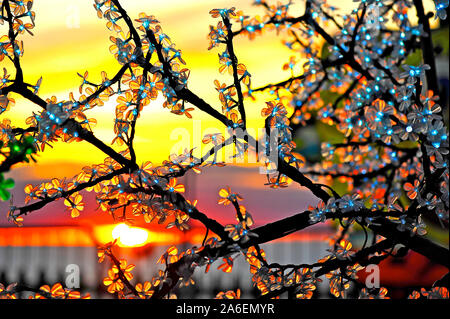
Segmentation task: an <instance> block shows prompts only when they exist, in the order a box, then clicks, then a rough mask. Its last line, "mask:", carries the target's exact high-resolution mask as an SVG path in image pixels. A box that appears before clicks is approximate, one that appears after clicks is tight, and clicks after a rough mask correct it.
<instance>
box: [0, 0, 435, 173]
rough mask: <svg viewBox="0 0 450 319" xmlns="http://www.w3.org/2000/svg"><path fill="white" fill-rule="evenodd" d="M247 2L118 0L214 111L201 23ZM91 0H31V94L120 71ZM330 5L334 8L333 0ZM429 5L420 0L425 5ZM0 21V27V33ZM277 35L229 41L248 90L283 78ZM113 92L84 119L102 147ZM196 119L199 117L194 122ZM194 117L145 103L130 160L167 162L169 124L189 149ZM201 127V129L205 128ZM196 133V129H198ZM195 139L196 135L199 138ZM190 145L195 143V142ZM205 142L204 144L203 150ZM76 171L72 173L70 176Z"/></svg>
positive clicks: (44, 162) (61, 148)
mask: <svg viewBox="0 0 450 319" xmlns="http://www.w3.org/2000/svg"><path fill="white" fill-rule="evenodd" d="M252 2H253V1H252V0H248V1H244V0H227V1H225V0H196V1H185V0H165V1H154V0H142V1H131V0H122V1H121V3H122V6H123V7H124V8H125V9H126V10H127V11H128V13H129V15H130V16H131V18H132V19H133V20H134V19H136V18H138V14H139V12H145V13H147V14H152V15H155V16H156V17H157V18H158V19H159V20H160V22H161V25H162V28H163V30H164V32H165V33H166V34H168V35H169V36H170V37H171V39H172V41H173V43H175V44H176V47H177V48H178V49H181V50H182V56H183V58H184V60H185V61H186V62H187V67H188V68H189V69H190V70H191V73H190V81H189V84H188V87H189V88H190V89H191V90H192V91H194V92H195V93H196V94H197V95H199V96H200V97H201V98H203V99H204V100H206V101H207V102H208V103H210V104H211V105H212V106H214V107H215V108H216V109H220V102H219V100H218V96H217V92H216V91H215V89H214V85H213V81H214V80H215V79H219V80H220V81H221V82H225V83H231V82H232V78H231V77H230V76H223V75H220V74H219V72H218V67H219V63H218V57H217V54H218V53H219V52H221V49H220V48H219V49H218V48H215V49H213V50H211V51H208V49H207V48H208V44H209V42H208V39H207V34H208V32H209V25H210V24H214V25H215V24H216V23H217V20H216V19H213V18H211V16H210V15H209V11H210V10H211V9H213V8H223V7H232V6H235V7H236V8H237V9H238V10H243V11H244V12H245V13H247V14H248V15H256V14H260V15H263V14H264V12H263V10H262V9H261V8H257V7H254V6H252V5H251V4H252ZM429 2H431V1H429ZM93 3H94V1H91V0H78V1H75V0H58V1H56V0H35V3H34V6H33V10H34V11H35V12H36V27H35V28H34V29H33V30H32V31H33V33H34V36H30V35H28V34H25V35H23V36H21V40H23V42H24V49H25V53H24V56H23V58H22V59H21V63H22V68H23V70H24V78H25V81H26V82H28V83H32V84H34V83H36V81H37V80H38V79H39V77H40V76H41V75H42V76H43V82H42V85H41V90H40V92H39V95H40V96H41V97H42V98H44V99H45V98H49V97H51V96H53V95H55V96H56V97H57V98H58V100H64V99H67V98H68V95H69V92H74V95H75V98H77V97H78V96H79V94H78V86H79V85H80V84H81V79H80V78H79V77H78V76H77V74H76V73H77V72H78V73H80V74H83V73H84V72H85V71H86V70H88V71H89V74H90V77H89V80H91V81H93V82H99V81H100V79H101V77H100V72H101V71H106V72H107V74H108V75H109V76H110V77H112V76H113V75H114V74H115V73H116V72H117V71H118V70H119V68H120V65H119V64H118V63H117V62H116V60H115V59H114V57H113V56H112V54H110V53H109V46H110V45H111V41H110V40H109V37H110V36H111V35H114V33H113V32H111V31H109V30H108V29H107V28H106V26H105V20H102V19H98V18H97V15H96V12H95V10H94V8H93ZM298 3H299V4H296V5H295V6H293V7H292V9H291V10H292V11H291V12H292V13H293V14H296V12H298V14H299V15H300V14H302V12H303V1H298ZM333 5H335V6H336V5H338V4H336V3H333ZM339 5H340V6H341V7H343V8H345V9H346V10H350V9H351V8H354V7H355V6H357V5H358V3H354V2H352V1H351V0H346V1H339ZM430 5H431V6H432V4H430V3H428V4H427V6H426V7H427V8H430ZM5 28H6V26H5V25H4V26H1V27H0V30H1V31H2V34H4V33H5ZM282 39H283V37H282V36H277V35H276V33H275V32H272V33H267V34H266V35H265V36H264V37H257V38H256V39H255V40H254V41H249V40H248V39H246V38H244V37H239V38H237V39H236V44H235V47H236V54H237V57H238V59H239V62H240V63H244V64H245V65H246V66H247V69H248V70H249V72H250V73H251V75H252V83H253V87H258V86H261V85H264V84H267V83H268V82H271V83H274V82H277V81H282V80H285V79H287V78H289V77H290V72H289V71H282V69H281V67H282V65H283V64H284V63H286V62H287V61H288V60H289V57H290V56H291V55H292V52H291V51H290V50H289V49H288V48H286V47H285V46H283V45H282V43H281V40H282ZM2 66H5V67H7V68H8V69H9V72H10V73H12V74H14V70H13V68H12V66H11V65H10V64H9V65H8V63H7V62H2ZM14 98H15V99H16V106H15V107H14V109H13V111H12V112H11V111H10V112H7V113H6V114H3V115H1V117H0V119H2V118H4V117H8V118H10V119H11V120H12V122H13V125H15V126H19V127H25V119H26V118H27V117H28V116H30V115H31V112H32V111H35V112H37V111H39V107H37V106H34V105H31V104H30V102H28V101H25V100H23V99H21V98H20V97H17V96H14ZM115 100H116V97H113V98H112V99H111V100H110V101H109V102H108V103H106V105H105V106H102V107H96V108H95V109H93V110H90V111H89V112H87V115H88V117H94V118H96V119H97V120H98V124H97V126H96V127H95V128H94V133H95V135H96V136H97V137H98V138H100V139H101V140H103V141H104V142H105V143H107V144H109V143H110V142H111V141H112V139H113V138H114V132H113V123H114V122H113V121H114V109H115ZM266 100H268V97H267V96H265V95H263V94H260V95H259V96H258V100H257V101H256V102H253V101H251V100H247V101H246V110H247V117H248V126H249V127H251V128H254V129H255V130H257V129H258V128H259V127H262V126H263V119H262V118H261V116H260V111H261V109H262V107H263V106H264V102H265V101H266ZM192 115H193V119H194V120H200V121H201V127H202V132H201V133H203V134H204V133H211V132H222V133H224V132H225V130H224V128H223V126H222V125H221V123H219V122H218V121H217V120H215V119H212V118H211V117H210V116H208V115H205V114H202V112H201V111H199V110H195V111H193V112H192ZM197 123H199V121H197ZM194 125H195V122H194V121H192V120H189V119H187V118H186V117H185V116H177V115H174V114H172V113H170V112H169V111H168V110H167V109H163V108H162V99H158V100H156V101H153V102H152V103H151V104H150V105H149V106H147V107H146V108H145V109H144V110H143V112H142V114H141V117H140V119H139V121H138V125H137V137H136V140H135V147H136V150H137V155H138V161H139V162H144V161H147V160H150V161H152V162H154V163H159V162H162V161H163V160H165V159H167V157H168V156H169V154H170V152H171V149H172V148H173V146H174V145H175V144H176V143H177V142H178V139H177V135H176V132H174V129H178V130H180V129H185V130H187V131H188V132H190V133H191V136H190V140H191V146H194V144H193V143H192V142H193V140H194V138H197V136H194V135H195V134H194V130H195V127H194ZM208 128H209V130H207V129H208ZM203 130H204V131H203ZM200 139H201V137H200ZM196 142H198V140H197V141H196ZM206 149H207V147H205V148H204V150H206ZM104 157H105V155H104V154H103V153H101V152H100V151H98V150H96V149H95V148H94V147H93V146H91V145H90V144H88V143H86V142H80V143H77V144H74V143H71V144H65V143H62V142H57V143H55V144H54V145H53V149H50V148H49V149H47V150H46V151H45V152H44V153H41V154H40V155H39V156H38V166H36V167H41V169H40V170H39V171H36V170H35V171H34V174H36V173H37V174H38V175H40V176H41V177H51V176H52V174H54V169H51V170H47V169H45V167H48V168H49V169H50V168H52V167H53V168H54V166H55V165H69V164H71V163H72V164H75V166H78V167H79V168H80V167H82V166H85V165H88V164H95V163H99V162H103V159H104ZM75 173H77V170H75V171H73V174H75Z"/></svg>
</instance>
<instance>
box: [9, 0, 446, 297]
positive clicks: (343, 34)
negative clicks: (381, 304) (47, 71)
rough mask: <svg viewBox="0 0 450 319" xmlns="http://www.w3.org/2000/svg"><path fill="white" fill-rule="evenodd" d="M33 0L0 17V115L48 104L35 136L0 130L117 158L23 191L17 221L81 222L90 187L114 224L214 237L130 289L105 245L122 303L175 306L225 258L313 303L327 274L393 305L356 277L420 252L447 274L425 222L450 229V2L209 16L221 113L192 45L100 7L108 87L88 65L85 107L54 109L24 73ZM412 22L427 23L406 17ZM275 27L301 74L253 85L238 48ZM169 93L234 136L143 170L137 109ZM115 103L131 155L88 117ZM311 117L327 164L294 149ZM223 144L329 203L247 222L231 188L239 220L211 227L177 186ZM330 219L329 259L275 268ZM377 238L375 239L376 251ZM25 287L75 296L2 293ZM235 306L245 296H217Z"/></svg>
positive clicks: (110, 5)
mask: <svg viewBox="0 0 450 319" xmlns="http://www.w3.org/2000/svg"><path fill="white" fill-rule="evenodd" d="M357 2H358V1H357ZM32 4H33V2H32V1H31V0H21V1H16V0H9V1H8V0H6V1H5V0H4V1H1V8H2V11H1V16H0V22H1V23H2V24H5V26H6V27H7V30H8V32H7V34H5V35H3V36H2V37H1V40H0V47H1V50H0V61H2V60H10V61H11V62H12V63H13V65H14V69H15V70H14V71H13V72H12V73H13V74H11V70H6V69H4V74H3V75H2V77H1V82H0V88H1V91H0V93H1V95H0V103H1V104H0V106H1V112H2V113H3V112H5V111H8V110H9V109H10V108H12V106H13V104H14V100H13V99H12V97H11V96H12V95H13V94H17V95H20V96H22V97H23V98H25V99H27V100H28V101H30V102H32V103H34V104H36V105H38V106H40V107H41V108H42V110H41V111H40V112H37V113H33V114H32V115H31V116H30V117H29V118H28V119H27V121H26V123H27V124H28V127H26V128H16V127H14V126H13V125H12V123H10V122H9V121H6V120H4V121H3V122H2V123H1V124H0V126H1V131H0V132H1V133H0V134H1V135H0V137H1V139H2V141H3V145H10V144H11V143H15V142H16V141H18V140H22V139H25V141H30V138H32V139H33V140H32V142H33V147H35V148H36V149H37V150H38V151H39V152H44V150H45V146H46V145H51V144H52V143H53V142H55V141H64V142H66V143H71V142H75V143H73V145H74V148H76V142H79V141H82V140H84V141H86V142H88V143H90V144H92V145H93V146H95V147H96V148H98V149H99V150H100V151H102V152H103V153H104V154H105V156H107V157H106V158H105V160H104V162H103V163H100V164H96V165H92V166H90V167H85V168H84V169H83V171H82V172H80V173H79V174H78V175H76V176H75V177H73V178H67V179H65V180H58V179H53V180H51V181H45V182H43V183H41V184H39V185H27V186H26V187H25V192H26V194H27V199H26V203H25V204H24V205H22V206H17V203H11V206H10V210H9V212H8V218H9V219H10V220H11V221H12V222H14V223H16V224H18V225H21V224H22V222H23V217H24V216H25V215H27V214H31V213H32V212H34V211H36V210H39V209H42V208H44V207H45V206H46V205H47V204H49V203H52V202H55V201H59V200H62V201H64V203H65V205H66V206H67V209H68V211H69V212H70V214H71V216H72V217H74V218H76V217H77V216H79V215H80V213H82V211H83V210H84V209H85V204H84V201H83V196H84V194H83V193H82V191H85V190H88V191H93V192H95V194H96V200H97V203H98V205H99V207H100V208H101V210H103V211H106V212H108V213H110V214H111V215H113V216H115V218H116V219H117V218H119V219H120V217H122V218H123V219H129V218H131V217H133V218H144V219H145V221H146V222H154V221H158V220H159V221H166V223H167V224H168V226H176V227H177V228H179V229H180V231H183V230H184V229H186V228H187V227H188V226H187V225H188V224H187V223H188V221H189V220H191V219H194V220H197V221H199V222H200V223H202V224H203V225H204V227H205V228H206V230H207V233H206V234H207V235H206V236H205V240H204V241H203V243H201V247H200V248H198V247H192V248H191V249H188V250H186V251H179V250H178V249H177V247H175V246H172V247H170V248H169V249H168V250H167V252H166V253H165V254H164V255H163V256H161V258H160V260H159V262H160V263H161V264H163V265H165V271H160V272H159V273H158V274H157V275H156V276H154V277H153V278H149V279H148V281H146V282H144V283H133V280H132V278H133V275H132V270H133V268H134V265H130V264H128V263H127V261H125V260H123V259H118V257H116V256H115V255H114V253H113V247H114V245H115V243H114V242H112V243H109V244H107V245H106V246H103V247H100V248H99V261H100V262H103V260H104V259H105V258H106V259H109V260H110V261H111V262H112V267H111V269H110V270H109V271H108V274H107V277H106V278H105V279H104V280H103V283H104V285H105V286H107V290H108V292H110V293H115V294H116V295H117V296H119V297H136V298H166V297H172V296H173V292H174V289H175V288H176V287H178V286H183V285H189V284H192V275H193V273H194V271H195V270H196V269H198V268H206V270H208V269H209V267H210V266H211V265H213V264H214V265H216V262H217V261H219V262H220V261H221V262H222V263H221V264H219V265H218V267H219V269H222V270H223V271H224V272H231V271H232V268H233V260H234V258H235V257H236V256H238V255H243V256H244V257H245V260H246V261H247V262H248V264H249V267H250V273H251V276H252V282H253V284H254V285H255V287H257V289H258V290H259V291H260V293H261V296H262V297H264V298H269V297H278V296H281V295H283V294H284V296H286V295H287V296H288V297H290V298H311V297H312V295H313V292H314V290H315V289H316V287H317V284H318V282H319V281H320V280H322V279H323V277H325V276H326V277H327V278H328V279H329V280H330V291H331V293H332V294H333V295H334V296H336V297H342V298H345V297H346V296H347V290H348V288H349V286H350V283H354V284H355V285H356V286H357V288H358V289H359V291H360V293H359V296H360V298H386V296H388V295H389V292H388V291H387V290H386V289H385V288H382V287H381V288H380V287H378V288H370V287H365V285H364V284H362V283H361V282H359V281H358V280H357V277H356V273H357V272H358V271H359V270H361V269H364V267H366V266H367V265H369V264H378V263H380V262H381V261H382V260H384V259H386V258H387V257H389V256H397V257H399V256H404V255H405V253H406V252H408V251H409V250H412V251H415V252H417V253H419V254H421V255H423V256H425V257H426V258H428V259H430V260H432V261H433V262H435V263H438V264H441V265H443V266H445V267H447V268H448V267H449V258H448V257H449V251H448V249H447V248H445V247H442V246H440V245H439V244H438V243H435V242H433V241H431V240H430V239H429V238H427V237H426V236H424V235H425V233H426V225H425V222H424V220H425V219H437V220H438V221H439V222H440V224H441V225H442V227H444V228H445V229H448V205H449V199H448V198H449V196H448V192H449V191H448V180H449V172H448V165H447V160H448V151H449V148H448V132H447V129H446V126H445V124H444V119H443V110H442V107H441V106H440V105H439V104H438V101H439V96H438V94H439V83H438V79H437V73H436V62H435V52H434V48H433V38H432V31H431V29H430V21H429V20H430V19H431V18H433V17H435V16H438V17H439V18H440V19H445V18H446V10H447V7H448V1H441V0H436V1H435V8H436V10H435V12H433V13H425V10H424V7H423V4H422V0H411V1H409V0H405V1H397V0H393V1H389V0H386V1H382V0H380V1H378V0H367V1H361V2H359V3H358V4H356V5H355V7H356V9H354V10H353V11H352V12H351V13H350V14H348V15H343V16H342V15H339V14H337V13H336V12H335V11H336V10H335V8H334V7H332V6H331V5H328V4H326V3H325V2H324V1H322V0H306V2H305V6H304V7H305V8H304V12H303V14H302V15H299V16H296V15H293V14H292V13H291V12H290V11H289V7H290V5H291V4H292V2H291V1H288V2H286V3H284V4H281V3H278V4H276V5H273V4H270V3H269V2H266V1H264V0H257V1H255V5H258V6H260V7H261V8H262V10H263V11H265V14H264V15H263V16H262V17H249V16H246V15H245V14H244V13H243V12H241V11H237V10H236V9H235V8H226V9H213V10H211V11H210V14H211V16H212V17H213V18H215V19H217V24H216V25H215V26H210V32H209V35H208V36H209V40H210V46H209V49H211V50H213V49H214V50H219V63H220V67H219V71H220V72H221V73H228V74H229V75H230V82H229V83H221V82H219V81H217V80H216V81H215V83H214V84H215V87H216V90H217V92H218V95H219V101H220V104H221V108H217V107H216V106H213V105H210V104H208V103H207V102H205V100H203V99H202V98H201V97H200V96H198V95H197V94H196V93H195V91H194V89H193V88H190V87H189V85H188V84H189V80H188V78H189V73H190V70H188V69H186V68H183V66H182V65H183V64H185V62H184V60H183V58H182V55H181V51H180V50H179V49H177V48H176V47H175V44H173V43H172V42H171V40H170V37H169V36H168V35H166V34H165V33H164V32H163V29H162V26H161V25H160V23H159V21H158V20H157V18H156V17H154V16H151V15H146V14H145V13H141V14H140V15H139V17H138V18H135V19H132V18H131V17H130V16H128V14H127V12H126V11H125V9H124V8H123V7H122V5H121V4H120V3H119V0H105V1H103V0H95V2H94V8H95V10H96V12H97V15H98V17H99V18H101V19H105V20H106V25H107V27H108V29H109V30H110V31H111V34H112V36H111V38H110V39H111V42H112V45H111V47H110V51H111V53H112V54H113V55H114V57H115V58H116V59H117V62H118V64H119V65H120V67H119V69H118V71H117V73H116V74H115V75H114V76H112V77H110V76H108V75H107V74H106V73H105V72H103V73H102V81H101V83H93V82H91V81H90V80H89V73H88V71H86V72H85V73H84V74H83V75H81V74H79V76H80V77H81V78H82V82H81V85H80V88H79V93H80V95H79V96H78V97H76V95H75V94H73V93H71V94H70V96H69V98H68V99H67V100H63V101H58V100H57V99H56V98H55V97H52V98H48V99H46V100H44V99H43V98H41V97H40V96H39V87H40V85H41V79H39V80H38V81H37V83H36V84H29V83H25V82H24V78H23V71H22V68H21V64H20V59H21V57H22V55H23V54H24V52H23V44H22V41H20V40H19V38H20V36H21V35H22V34H23V33H24V32H28V33H31V30H32V29H33V27H34V17H35V13H34V12H33V11H31V9H32ZM149 9H150V10H151V8H149ZM413 14H415V15H417V18H418V21H419V24H418V25H417V26H415V25H413V24H412V23H411V21H410V20H411V19H410V18H411V17H410V15H413ZM435 18H436V19H437V17H435ZM273 30H276V31H277V32H280V33H281V34H284V35H286V36H287V38H286V40H285V41H284V43H285V45H287V46H288V47H289V48H290V49H291V50H292V52H293V57H292V58H291V59H290V60H289V61H288V62H287V63H283V62H280V66H282V67H283V69H285V70H291V71H292V76H291V77H290V78H289V79H287V80H285V81H282V82H279V83H274V84H267V85H265V86H262V87H258V88H255V87H253V86H252V84H251V70H248V69H247V67H246V66H245V65H244V64H243V63H241V62H240V61H239V60H238V57H237V56H236V53H235V52H236V51H235V48H234V46H235V41H234V39H235V38H236V37H248V38H249V39H250V40H252V39H253V38H255V37H258V36H264V33H267V32H272V31H273ZM418 54H420V55H421V58H422V60H423V61H421V62H420V63H419V64H416V65H409V64H408V61H409V60H408V59H409V58H410V57H411V56H413V55H415V56H417V55H418ZM305 60H306V61H307V62H306V63H305V64H304V65H303V70H304V71H303V73H302V74H301V75H297V76H295V75H294V68H295V67H296V65H298V64H299V63H300V61H305ZM193 72H195V70H194V71H193ZM263 91H264V92H269V93H270V94H271V96H272V100H270V101H266V103H263V105H261V115H262V116H263V117H264V118H265V131H266V134H265V135H264V136H263V137H260V138H259V140H258V139H256V137H255V136H252V135H251V134H247V130H246V129H247V116H246V109H245V102H246V100H248V99H256V98H257V95H258V94H259V92H263ZM160 94H162V95H163V97H164V101H165V102H164V107H165V108H167V109H169V110H170V111H171V112H172V113H174V114H176V115H181V116H186V120H189V119H190V118H192V115H191V113H193V112H204V113H207V114H208V115H210V116H211V117H213V118H215V119H216V120H217V121H218V122H220V123H221V125H224V126H225V127H226V128H227V130H228V134H227V136H223V135H221V134H219V133H217V134H208V135H206V136H204V138H203V140H202V142H203V143H204V144H211V149H210V151H208V152H206V153H205V154H202V155H201V156H200V157H196V156H194V152H193V150H187V151H186V152H184V153H182V154H171V155H170V157H169V159H168V160H167V161H165V162H163V163H162V165H160V166H154V165H152V163H151V162H149V161H142V160H140V159H139V160H138V158H137V156H136V152H135V148H134V144H133V142H134V140H135V136H136V123H137V121H138V120H139V117H140V112H141V111H142V109H143V108H144V107H146V106H147V105H149V104H151V103H152V101H154V100H155V99H156V98H157V97H158V96H159V95H160ZM108 100H115V101H116V111H115V124H114V132H115V138H114V140H113V141H112V143H111V144H112V145H113V146H114V147H116V148H117V149H121V151H116V150H115V149H114V148H113V147H112V146H110V145H108V144H107V143H106V142H104V141H101V140H100V139H98V138H97V137H96V136H95V135H94V133H93V131H92V126H93V125H94V124H95V123H96V120H95V119H91V118H88V115H87V113H88V111H89V110H90V109H92V108H96V107H98V106H101V105H103V104H104V103H105V102H106V101H108ZM310 123H320V125H321V126H322V127H326V128H327V129H334V130H333V131H332V132H333V133H332V134H331V135H332V137H333V138H332V140H331V139H330V141H329V142H325V143H323V144H322V152H321V159H320V161H319V162H316V163H313V162H312V161H310V160H308V159H306V158H305V157H304V156H302V155H301V154H299V153H298V152H295V150H296V143H295V142H294V141H293V139H294V137H295V133H296V130H297V129H299V128H302V127H304V126H306V125H309V124H310ZM223 148H232V149H233V154H234V156H244V155H245V153H248V152H257V153H258V156H259V160H260V162H261V163H262V165H263V167H264V169H265V170H266V173H267V185H268V187H271V188H283V187H288V185H289V184H290V183H298V184H299V185H301V186H303V187H306V188H307V189H309V190H310V191H311V193H312V194H314V195H315V196H316V197H317V198H319V199H320V203H319V204H318V205H317V207H310V208H309V209H308V210H307V211H304V212H302V213H298V214H296V215H294V216H291V217H288V218H284V219H281V220H278V221H276V222H273V223H270V224H267V225H264V226H260V227H252V226H253V219H252V216H251V215H250V213H249V212H248V211H247V210H246V209H245V207H244V206H243V205H242V204H241V203H242V200H243V198H242V197H241V196H240V195H239V194H236V193H234V192H233V191H232V190H231V189H229V188H227V187H226V186H225V185H224V188H223V189H222V190H220V192H219V201H218V203H219V204H222V205H231V206H232V207H233V208H234V209H235V211H236V224H229V225H222V224H221V223H220V221H217V220H213V219H211V218H210V217H209V216H208V212H205V211H200V210H199V209H197V208H196V205H195V204H196V203H195V202H190V201H189V200H187V199H186V198H185V197H184V196H183V193H184V192H185V186H184V185H182V184H180V183H179V182H178V181H177V178H180V177H182V176H184V175H185V174H186V173H187V172H188V171H190V170H193V171H195V172H197V173H200V172H201V168H202V167H205V166H223V163H221V162H220V161H217V160H216V159H217V157H216V155H217V153H218V152H220V151H221V150H222V149H223ZM256 148H257V149H256ZM11 152H12V151H11ZM5 161H6V160H5ZM2 166H3V164H2ZM9 167H10V165H9V166H8V168H9ZM244 195H245V194H244ZM122 211H123V212H124V213H123V214H122V213H121V212H122ZM127 212H128V214H127ZM327 220H334V221H337V222H339V227H338V231H337V234H336V238H334V239H333V243H332V244H331V247H330V250H329V251H328V252H323V254H324V257H323V258H322V259H320V260H318V261H317V262H316V263H313V264H304V263H301V262H302V261H299V263H298V264H295V265H292V264H287V265H283V264H279V263H277V262H276V261H273V262H272V261H269V260H267V258H266V257H265V253H264V250H263V249H261V247H260V245H261V244H264V243H267V242H270V241H272V240H275V239H278V238H282V237H284V236H287V235H289V234H292V233H293V232H296V231H301V230H302V229H305V228H307V227H310V226H312V225H314V224H317V223H322V222H325V221H327ZM169 221H170V223H169ZM357 227H359V228H360V229H362V230H363V231H364V233H365V240H364V244H363V245H362V247H359V248H357V249H355V248H352V244H351V243H350V242H349V240H348V234H349V233H350V232H351V231H352V229H355V228H357ZM369 233H372V234H373V238H374V240H373V241H372V242H371V243H370V242H369V240H368V238H369ZM208 234H213V236H208ZM321 278H322V279H321ZM438 279H439V278H436V283H435V284H434V285H433V287H424V289H422V291H421V292H417V291H415V292H413V293H412V294H411V295H410V298H419V297H424V298H436V297H446V298H448V290H447V288H448V274H447V275H446V276H444V277H443V278H441V279H439V280H438ZM26 289H28V290H32V291H34V292H35V293H36V296H37V297H56V298H62V297H76V298H79V297H80V294H79V293H78V294H77V293H76V292H73V291H70V290H68V289H64V288H63V287H62V286H61V285H59V284H56V285H54V286H53V287H51V288H50V287H49V286H44V287H41V288H39V289H33V288H30V287H24V286H21V285H20V284H18V285H13V286H9V288H8V289H6V288H4V287H3V286H0V294H2V295H4V296H13V294H14V293H15V292H17V291H19V290H26ZM239 296H240V291H239V290H238V291H228V292H221V293H219V294H218V295H217V297H218V298H236V297H239Z"/></svg>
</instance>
